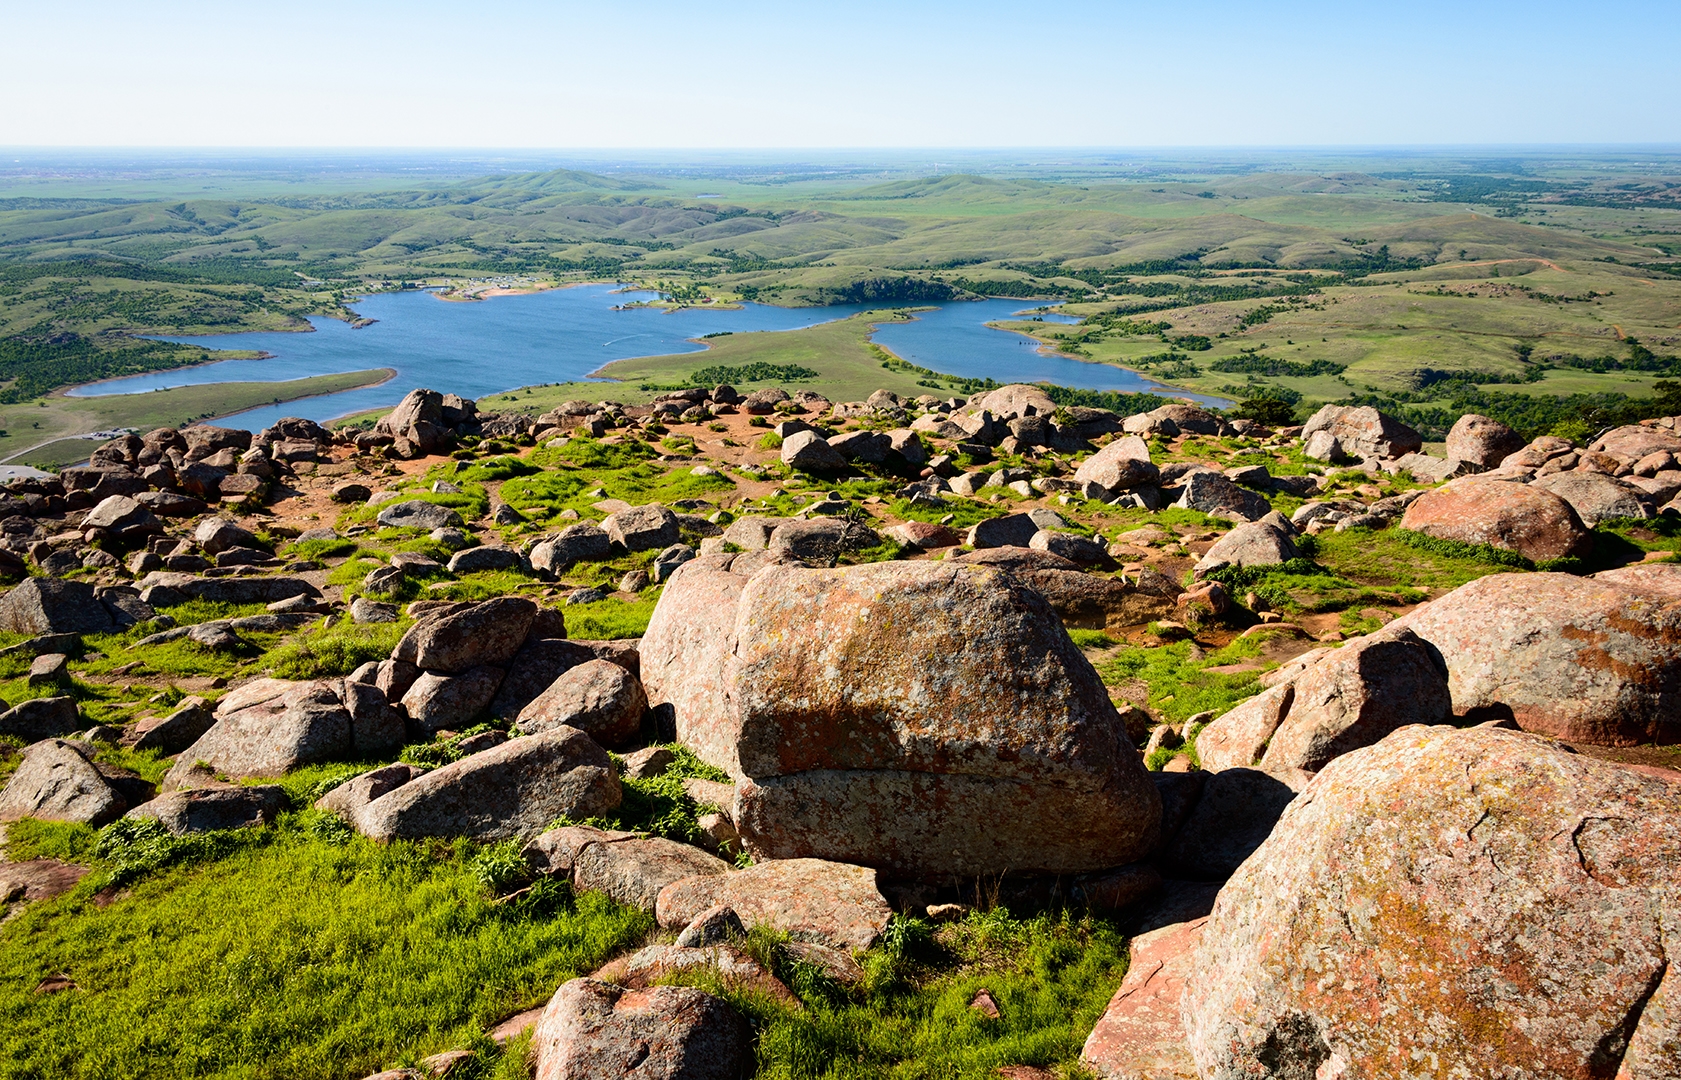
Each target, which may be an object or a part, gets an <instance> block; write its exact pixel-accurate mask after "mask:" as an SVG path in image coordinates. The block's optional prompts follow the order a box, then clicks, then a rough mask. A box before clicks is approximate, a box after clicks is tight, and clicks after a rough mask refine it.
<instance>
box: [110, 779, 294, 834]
mask: <svg viewBox="0 0 1681 1080" xmlns="http://www.w3.org/2000/svg"><path fill="white" fill-rule="evenodd" d="M284 809H286V789H285V788H283V787H281V786H280V785H279V784H254V785H249V786H244V787H215V788H200V789H197V790H193V791H171V792H167V793H166V794H163V795H159V796H158V797H157V798H155V799H152V800H151V801H150V802H146V803H142V804H141V805H139V806H137V807H135V808H134V809H133V810H130V811H129V812H128V814H127V816H128V817H131V818H149V819H150V820H152V821H156V822H158V823H159V824H161V825H162V826H163V827H164V828H165V829H168V830H169V831H170V832H171V833H174V834H175V835H176V836H185V835H187V834H188V833H199V832H216V831H220V830H223V829H256V828H260V827H262V826H264V825H270V824H273V823H274V819H275V818H276V817H277V816H279V814H280V812H281V811H282V810H284Z"/></svg>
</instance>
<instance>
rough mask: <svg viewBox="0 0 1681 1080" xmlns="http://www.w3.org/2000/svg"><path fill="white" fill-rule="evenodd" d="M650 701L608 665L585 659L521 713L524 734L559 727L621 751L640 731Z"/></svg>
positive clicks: (627, 674) (623, 672)
mask: <svg viewBox="0 0 1681 1080" xmlns="http://www.w3.org/2000/svg"><path fill="white" fill-rule="evenodd" d="M647 711H648V698H647V695H646V694H645V693H644V692H643V690H642V683H641V682H640V681H639V680H638V679H637V678H636V676H634V675H632V674H631V673H630V672H628V671H626V670H625V669H624V668H622V667H620V666H619V665H618V664H615V663H612V662H611V661H608V660H594V659H592V660H588V661H585V662H584V663H581V664H578V665H576V666H575V667H572V668H570V669H568V670H567V671H566V672H565V673H564V674H562V675H561V676H560V677H559V678H557V679H556V680H555V681H554V682H553V683H551V684H550V685H549V687H548V689H546V690H544V691H543V692H542V693H541V694H539V695H538V696H537V697H536V698H535V699H534V700H532V701H531V703H530V704H528V705H526V706H525V707H524V708H523V709H521V710H520V713H519V718H518V724H517V725H516V726H517V727H518V728H519V730H520V731H522V732H524V733H525V734H527V735H531V734H536V733H537V732H542V731H551V730H553V729H555V728H557V727H560V726H562V725H565V726H568V727H574V728H577V729H578V730H580V731H583V732H585V733H586V734H588V735H589V736H590V737H591V738H593V739H595V740H596V741H597V742H599V743H601V744H602V745H604V746H619V745H622V744H623V743H625V742H627V741H628V740H629V739H631V738H632V737H633V736H635V734H636V733H637V731H638V730H639V729H640V728H641V726H642V715H643V713H645V712H647Z"/></svg>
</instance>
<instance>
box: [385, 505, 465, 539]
mask: <svg viewBox="0 0 1681 1080" xmlns="http://www.w3.org/2000/svg"><path fill="white" fill-rule="evenodd" d="M377 520H378V521H379V523H380V524H381V525H384V526H385V527H387V528H393V529H425V530H426V531H428V532H430V531H432V530H433V529H449V528H455V529H459V528H460V527H461V526H462V524H463V522H462V520H461V515H460V514H458V513H456V512H455V511H454V510H451V509H450V508H449V507H447V506H439V505H438V504H437V503H429V502H422V501H421V500H419V499H408V500H405V501H403V502H395V503H388V504H387V505H386V506H385V508H384V509H382V510H380V512H379V517H378V519H377Z"/></svg>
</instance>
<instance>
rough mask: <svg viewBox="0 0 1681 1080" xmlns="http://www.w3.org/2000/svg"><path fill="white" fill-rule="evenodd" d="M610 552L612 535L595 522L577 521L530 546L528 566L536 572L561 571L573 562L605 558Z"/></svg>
mask: <svg viewBox="0 0 1681 1080" xmlns="http://www.w3.org/2000/svg"><path fill="white" fill-rule="evenodd" d="M612 554H613V538H612V537H610V536H608V535H607V533H606V531H605V530H603V529H601V528H600V527H599V526H597V525H595V524H593V523H591V522H588V521H580V522H579V523H578V524H576V525H568V526H567V527H566V528H564V529H562V530H560V533H559V534H558V535H556V536H552V537H550V538H549V539H547V540H541V541H538V543H537V544H536V545H535V546H533V547H532V549H531V568H532V569H533V570H535V571H537V572H538V573H539V574H549V575H557V574H563V573H565V572H566V570H567V569H568V568H569V567H571V566H572V564H573V563H576V562H582V561H594V560H597V559H606V558H609V557H611V556H612Z"/></svg>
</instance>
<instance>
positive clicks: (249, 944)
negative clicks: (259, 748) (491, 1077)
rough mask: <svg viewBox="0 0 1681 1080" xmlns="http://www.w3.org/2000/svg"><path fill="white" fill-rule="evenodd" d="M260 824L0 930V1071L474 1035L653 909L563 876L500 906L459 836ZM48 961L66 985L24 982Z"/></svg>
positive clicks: (139, 1069)
mask: <svg viewBox="0 0 1681 1080" xmlns="http://www.w3.org/2000/svg"><path fill="white" fill-rule="evenodd" d="M15 828H16V827H15V826H14V829H15ZM27 831H28V830H26V832H27ZM259 834H267V836H268V841H267V842H262V843H256V842H253V843H251V844H249V845H247V846H245V847H243V848H241V849H239V850H236V851H233V852H231V853H229V854H227V855H226V856H225V857H223V858H221V859H220V860H219V861H215V862H208V863H200V864H197V865H193V866H177V867H174V868H168V869H163V870H160V871H157V872H154V873H152V874H151V875H150V876H147V877H145V878H143V879H141V880H139V882H138V883H137V884H136V885H134V887H133V893H132V895H131V896H129V897H127V898H124V899H120V900H118V901H117V902H116V903H113V904H111V905H110V906H108V907H105V908H99V907H97V906H96V905H94V904H93V903H92V902H91V897H92V889H91V888H90V887H89V886H88V885H87V884H84V885H83V886H80V887H78V888H77V889H76V890H74V891H73V892H71V893H70V894H68V895H67V896H65V897H62V898H60V899H59V900H56V901H49V902H45V903H39V904H34V905H31V906H30V907H29V908H28V909H27V910H26V911H25V912H24V913H23V914H22V915H21V916H20V917H18V918H17V919H14V920H12V921H11V922H10V923H8V924H7V925H6V926H5V927H4V929H0V1076H3V1077H18V1078H22V1077H43V1076H52V1077H65V1078H88V1080H94V1078H98V1080H126V1078H137V1080H138V1078H143V1077H144V1078H150V1077H159V1078H162V1077H179V1076H206V1077H212V1076H213V1077H240V1078H275V1080H280V1078H287V1080H313V1078H320V1080H328V1078H340V1077H345V1076H364V1075H368V1074H370V1073H373V1072H377V1071H379V1070H381V1069H383V1068H387V1067H391V1066H399V1065H405V1064H412V1063H414V1062H415V1061H416V1060H417V1059H418V1058H419V1057H421V1056H424V1055H426V1054H430V1053H436V1052H438V1051H442V1050H448V1049H453V1048H457V1047H461V1046H466V1045H483V1042H484V1040H483V1038H482V1033H483V1032H484V1031H486V1030H488V1029H489V1028H490V1027H491V1026H493V1025H494V1024H496V1023H497V1022H499V1021H500V1020H501V1019H502V1018H504V1017H506V1016H508V1015H511V1014H512V1013H514V1012H517V1011H519V1010H521V1009H526V1008H531V1007H533V1006H536V1005H539V1004H542V1003H543V1002H544V1001H546V1000H547V999H548V998H549V996H550V995H552V994H553V993H554V990H555V988H556V987H557V986H559V985H560V984H561V983H562V982H564V981H566V980H567V979H569V978H573V977H575V976H577V975H580V974H584V973H587V972H589V971H591V970H593V969H594V968H595V967H596V966H597V965H599V964H600V963H602V962H603V961H605V960H606V959H607V958H608V957H610V956H612V955H613V954H615V953H618V952H621V951H623V950H624V949H626V948H628V947H629V946H631V945H633V944H635V943H636V942H638V941H639V940H641V939H642V937H643V936H644V935H645V934H646V933H647V931H648V930H649V929H650V928H651V924H652V920H651V919H650V918H649V917H648V916H647V915H645V914H643V913H642V912H640V911H636V910H633V909H629V908H625V907H621V906H619V905H617V904H614V903H613V902H611V901H609V900H607V899H606V898H605V897H603V896H601V895H599V894H590V895H584V896H580V897H578V898H576V900H573V899H572V898H571V897H570V895H569V894H568V892H567V891H566V890H565V889H564V888H554V887H551V888H548V889H545V890H540V891H541V892H542V893H543V895H542V896H541V897H539V898H537V899H536V900H533V901H530V902H527V903H524V904H518V903H516V904H496V903H494V901H493V897H492V896H491V895H489V894H488V893H487V892H486V891H485V889H484V887H483V886H482V884H481V882H480V879H479V877H478V875H477V873H476V872H475V869H474V858H475V856H476V854H477V850H476V849H475V848H474V847H473V845H469V844H464V843H463V844H455V845H446V844H434V845H415V844H406V843H395V844H391V845H379V844H375V843H372V842H370V841H366V840H363V839H360V838H356V837H347V838H344V839H342V841H338V842H335V841H329V840H323V839H320V838H317V837H315V836H313V835H311V834H310V833H309V832H307V831H306V830H303V829H296V828H293V829H282V830H280V831H279V832H276V831H275V830H260V831H254V832H253V834H252V835H253V836H256V835H259ZM78 837H79V834H75V835H72V834H68V833H64V834H60V836H59V838H58V840H57V841H55V842H56V843H58V844H59V845H60V846H61V847H62V846H66V845H71V844H74V843H80V842H82V840H85V837H80V838H78ZM30 842H31V843H34V844H36V845H37V846H38V847H40V846H42V845H44V844H45V842H46V841H45V840H44V838H43V836H42V835H41V834H36V835H35V836H33V837H32V838H31V839H30ZM59 973H64V974H68V975H69V976H70V977H71V978H72V979H74V980H75V982H76V984H77V987H78V989H76V990H73V991H68V992H65V993H58V994H42V995H38V994H35V993H34V992H33V990H34V987H35V986H36V985H37V983H39V981H40V980H41V979H42V978H44V977H46V976H47V975H54V974H59ZM487 1053H489V1056H490V1057H491V1060H490V1061H489V1062H487V1064H490V1065H495V1064H496V1062H495V1060H494V1054H493V1053H490V1052H487ZM515 1075H517V1073H515Z"/></svg>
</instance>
